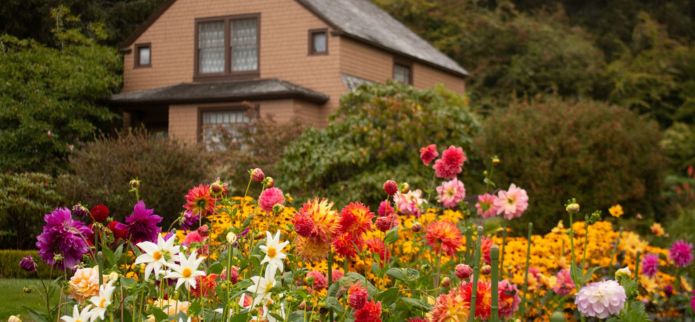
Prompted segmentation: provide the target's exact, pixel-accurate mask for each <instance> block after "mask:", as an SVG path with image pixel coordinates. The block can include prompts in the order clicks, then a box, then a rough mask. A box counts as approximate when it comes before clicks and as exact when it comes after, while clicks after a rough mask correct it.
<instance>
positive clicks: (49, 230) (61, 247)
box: [36, 208, 93, 269]
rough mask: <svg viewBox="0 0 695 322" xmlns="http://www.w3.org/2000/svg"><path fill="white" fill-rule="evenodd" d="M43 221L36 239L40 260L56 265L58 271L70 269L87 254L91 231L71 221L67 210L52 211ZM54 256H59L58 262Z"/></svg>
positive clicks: (77, 222)
mask: <svg viewBox="0 0 695 322" xmlns="http://www.w3.org/2000/svg"><path fill="white" fill-rule="evenodd" d="M43 220H44V221H45V222H46V224H45V225H44V226H43V231H42V232H41V235H39V236H37V237H36V240H37V241H36V247H37V248H38V249H39V254H40V255H41V259H43V261H44V262H46V264H48V265H56V264H57V265H58V268H59V269H63V268H69V269H72V268H73V267H75V265H77V264H78V263H79V262H80V261H81V260H82V256H84V254H86V253H87V252H89V244H88V242H87V241H90V240H92V234H93V232H92V230H91V229H89V227H87V226H85V225H84V224H83V223H82V222H80V221H78V220H73V219H72V214H71V213H70V210H68V209H67V208H57V209H54V210H53V212H51V213H50V214H46V215H45V216H44V217H43ZM56 254H59V255H61V259H60V260H58V261H56V256H55V255H56Z"/></svg>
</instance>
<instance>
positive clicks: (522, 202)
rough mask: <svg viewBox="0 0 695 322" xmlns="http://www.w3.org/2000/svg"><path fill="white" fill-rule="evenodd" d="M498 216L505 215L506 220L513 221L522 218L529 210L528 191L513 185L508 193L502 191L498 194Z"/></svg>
mask: <svg viewBox="0 0 695 322" xmlns="http://www.w3.org/2000/svg"><path fill="white" fill-rule="evenodd" d="M495 207H496V208H497V214H498V215H500V214H504V219H507V220H512V219H514V218H518V217H521V215H522V214H523V213H524V211H526V208H528V194H526V190H524V189H521V188H519V187H517V186H516V185H515V184H513V183H512V184H511V185H510V186H509V189H508V190H507V191H504V190H501V191H500V192H498V193H497V200H495Z"/></svg>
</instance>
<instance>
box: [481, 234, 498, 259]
mask: <svg viewBox="0 0 695 322" xmlns="http://www.w3.org/2000/svg"><path fill="white" fill-rule="evenodd" d="M494 245H495V242H494V241H493V240H492V239H491V238H488V237H483V240H482V242H481V244H480V253H481V254H482V256H483V260H484V261H485V264H488V265H490V263H491V262H492V259H491V258H490V249H491V248H492V246H494Z"/></svg>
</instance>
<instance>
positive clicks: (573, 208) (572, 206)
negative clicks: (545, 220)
mask: <svg viewBox="0 0 695 322" xmlns="http://www.w3.org/2000/svg"><path fill="white" fill-rule="evenodd" d="M565 210H566V211H567V212H568V213H571V214H576V213H578V212H579V204H578V203H576V202H574V201H573V202H570V203H569V204H567V206H565Z"/></svg>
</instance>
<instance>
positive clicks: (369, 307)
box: [355, 301, 381, 322]
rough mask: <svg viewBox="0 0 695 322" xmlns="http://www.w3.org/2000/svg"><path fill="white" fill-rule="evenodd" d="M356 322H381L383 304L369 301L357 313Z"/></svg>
mask: <svg viewBox="0 0 695 322" xmlns="http://www.w3.org/2000/svg"><path fill="white" fill-rule="evenodd" d="M355 322H381V302H374V301H368V302H367V303H365V304H364V306H362V308H361V309H359V310H357V311H355Z"/></svg>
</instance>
